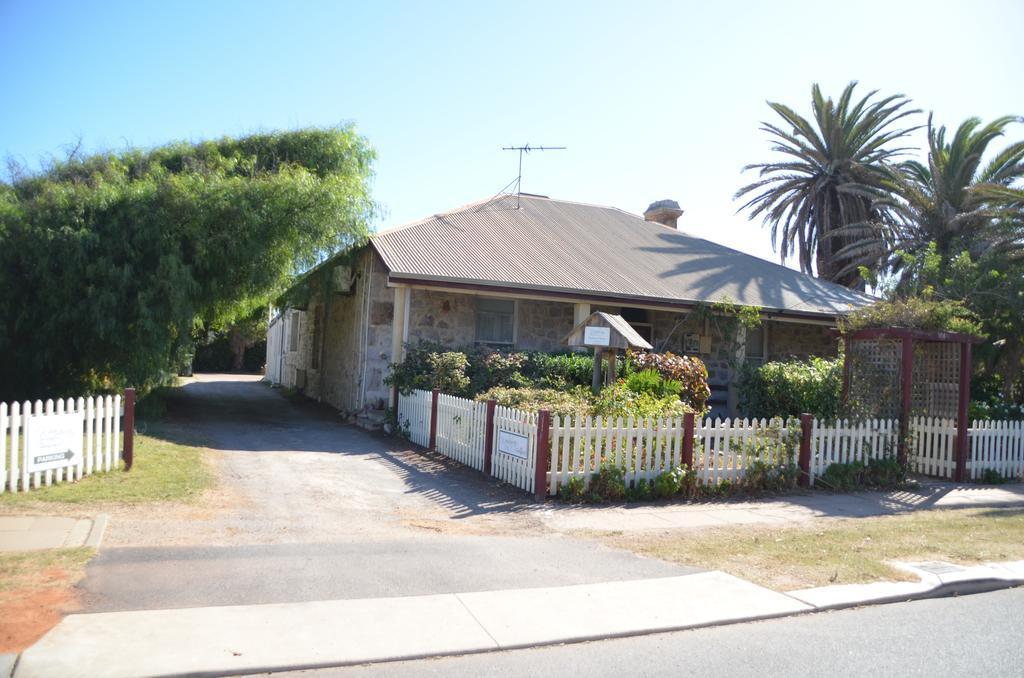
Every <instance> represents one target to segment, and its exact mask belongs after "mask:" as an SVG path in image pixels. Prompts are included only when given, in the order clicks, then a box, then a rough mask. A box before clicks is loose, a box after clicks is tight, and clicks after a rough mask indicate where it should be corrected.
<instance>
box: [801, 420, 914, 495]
mask: <svg viewBox="0 0 1024 678" xmlns="http://www.w3.org/2000/svg"><path fill="white" fill-rule="evenodd" d="M899 437H900V422H899V420H898V419H869V420H867V421H860V422H852V423H851V422H850V421H849V420H847V419H840V420H836V421H829V422H824V421H819V420H818V419H814V420H812V422H811V473H810V484H811V485H812V486H813V485H814V481H815V479H816V478H817V477H818V476H820V475H821V474H823V473H824V472H825V470H826V469H827V468H828V467H829V466H831V465H832V464H851V463H853V462H860V463H863V464H867V463H868V461H869V460H870V459H883V458H889V457H895V456H896V455H897V454H898V451H899Z"/></svg>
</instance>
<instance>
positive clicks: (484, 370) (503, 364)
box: [469, 350, 530, 393]
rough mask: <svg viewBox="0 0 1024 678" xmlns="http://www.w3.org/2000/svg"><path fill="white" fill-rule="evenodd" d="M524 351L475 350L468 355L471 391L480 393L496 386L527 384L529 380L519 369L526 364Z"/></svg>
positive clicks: (515, 386) (512, 386)
mask: <svg viewBox="0 0 1024 678" xmlns="http://www.w3.org/2000/svg"><path fill="white" fill-rule="evenodd" d="M526 361H527V355H526V354H525V353H502V352H500V351H492V350H483V351H477V352H475V353H473V354H471V355H470V357H469V381H470V388H471V390H472V392H473V393H481V392H483V391H486V390H487V389H490V388H494V387H496V386H504V387H506V388H517V387H520V386H529V385H530V380H529V379H527V378H526V377H525V376H523V374H522V372H521V370H522V368H523V365H525V364H526Z"/></svg>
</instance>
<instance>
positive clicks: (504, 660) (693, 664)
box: [287, 588, 1024, 678]
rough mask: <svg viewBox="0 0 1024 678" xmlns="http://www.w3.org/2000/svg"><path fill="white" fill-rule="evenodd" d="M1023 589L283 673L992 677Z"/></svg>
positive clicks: (378, 677) (321, 676)
mask: <svg viewBox="0 0 1024 678" xmlns="http://www.w3.org/2000/svg"><path fill="white" fill-rule="evenodd" d="M1022 609H1024V588H1018V589H1010V590H1006V591H995V592H992V593H983V594H978V595H973V596H963V597H958V598H942V599H939V600H921V601H916V602H909V603H898V604H893V605H880V606H877V607H865V608H857V609H852V610H843V611H841V612H830V613H826V614H813V615H799V616H795V617H786V618H784V619H770V620H767V621H759V622H753V623H749V624H734V625H731V626H718V627H714V628H703V629H692V630H688V631H677V632H674V633H659V634H656V635H650V636H638V637H633V638H616V639H612V640H605V641H599V642H593V643H587V644H585V645H561V646H554V647H539V648H533V649H528V650H514V651H509V652H489V653H487V654H476V655H466V656H463V657H445V658H442V659H425V660H420V661H408V662H398V663H389V664H373V665H370V666H353V667H348V668H333V669H322V670H319V671H302V672H296V673H294V674H291V673H290V674H287V675H289V676H293V677H294V678H327V677H328V676H330V677H332V678H390V677H391V676H401V677H402V678H428V677H429V678H477V677H478V676H500V677H501V678H518V677H520V676H522V677H523V678H527V677H534V676H564V675H572V676H587V678H620V677H621V676H644V677H645V678H661V677H664V678H679V677H680V676H685V677H686V678H721V677H722V676H730V677H731V678H771V677H775V676H785V677H786V678H821V676H843V677H844V678H882V677H887V676H899V677H900V678H917V677H920V678H947V677H948V678H993V677H995V676H1020V675H1021V667H1022V666H1024V648H1022V645H1021V638H1024V615H1021V610H1022Z"/></svg>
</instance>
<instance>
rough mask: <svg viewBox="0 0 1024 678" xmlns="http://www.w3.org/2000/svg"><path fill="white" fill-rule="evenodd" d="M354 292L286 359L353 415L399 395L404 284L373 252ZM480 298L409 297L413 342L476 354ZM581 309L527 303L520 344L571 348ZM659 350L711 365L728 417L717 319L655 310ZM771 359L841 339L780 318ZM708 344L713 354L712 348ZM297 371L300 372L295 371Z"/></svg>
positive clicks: (325, 296)
mask: <svg viewBox="0 0 1024 678" xmlns="http://www.w3.org/2000/svg"><path fill="white" fill-rule="evenodd" d="M352 266H353V269H354V271H355V277H354V285H353V288H352V290H351V292H350V293H347V294H342V293H336V292H333V291H327V292H326V293H325V292H324V291H317V292H315V293H314V294H313V296H312V298H311V299H310V301H309V305H308V306H307V309H306V312H305V313H304V314H303V319H302V323H301V326H300V345H299V350H298V351H297V352H295V353H293V354H288V355H286V357H285V365H286V372H287V371H289V370H301V369H304V370H305V371H306V387H305V389H304V392H305V393H306V395H308V396H309V397H312V398H316V399H318V400H322V401H324V402H327V403H329V404H330V405H332V406H334V407H336V408H338V409H339V410H341V411H342V412H344V413H346V414H353V413H356V412H358V411H361V410H365V409H374V408H382V407H384V406H386V404H387V402H388V399H389V398H390V389H389V388H388V387H387V386H386V385H385V384H384V378H385V377H386V376H387V373H388V369H389V365H390V363H391V362H392V360H393V357H392V356H391V355H390V353H391V338H392V319H393V314H394V299H395V291H394V288H389V287H388V286H387V271H386V269H385V266H384V264H383V262H382V261H380V259H379V258H378V257H377V255H376V254H375V253H373V252H372V251H371V250H369V249H366V250H364V252H363V253H362V255H361V256H359V257H358V258H357V259H356V261H355V262H354V263H353V264H352ZM478 298H479V297H477V296H475V295H471V294H461V293H452V292H443V291H437V290H422V289H414V290H412V291H411V292H410V295H409V337H408V338H409V341H410V342H416V341H421V340H422V341H431V342H436V343H440V344H442V345H444V346H447V347H450V348H452V349H466V348H471V347H472V346H473V345H474V342H475V339H476V337H475V335H476V302H477V299H478ZM317 307H320V309H321V310H320V313H321V314H322V323H321V324H322V332H323V352H322V355H323V358H322V361H321V364H320V365H319V366H318V368H316V369H314V368H313V366H312V364H313V362H314V361H313V360H312V352H313V346H314V337H313V330H314V325H315V321H314V318H315V315H316V313H317ZM573 309H574V306H573V304H571V303H566V302H556V301H540V300H532V299H520V300H518V302H517V304H516V342H515V348H516V349H519V350H532V351H551V352H553V351H561V350H565V348H566V347H565V345H564V344H563V343H562V340H563V339H564V338H565V336H566V335H567V334H568V333H569V332H570V330H571V329H572V327H573ZM593 310H602V311H606V312H610V313H621V312H622V308H619V307H614V306H600V307H598V306H594V307H593ZM647 321H648V322H649V323H650V324H651V326H652V343H653V344H654V347H655V349H656V350H659V351H672V352H673V353H677V354H680V355H696V356H697V357H699V358H700V359H701V360H703V361H704V363H705V365H707V368H708V381H709V383H710V384H711V386H712V400H713V401H714V404H715V414H727V413H728V407H727V405H728V403H729V402H731V401H734V400H735V398H734V397H733V396H734V394H733V390H734V389H733V388H732V384H733V383H734V380H735V372H736V371H735V369H734V367H733V365H734V364H735V356H733V355H730V352H731V351H733V350H735V349H736V348H737V345H736V342H730V341H727V340H726V338H725V337H723V336H722V331H721V329H720V328H719V326H718V324H717V323H715V322H714V321H713V320H711V321H704V320H698V319H697V318H696V317H695V314H693V313H688V314H680V313H673V312H669V311H653V310H651V311H648V312H647ZM767 332H768V354H767V358H768V359H769V360H782V359H787V358H792V357H796V358H806V357H807V356H810V355H823V356H833V355H835V354H836V350H837V342H836V341H835V340H834V339H833V338H832V336H831V334H830V333H829V331H828V329H827V328H825V327H822V326H819V325H811V324H806V323H787V322H781V321H770V322H769V323H768V324H767ZM690 333H694V334H698V335H710V337H711V344H710V349H709V350H708V351H707V352H703V353H702V352H699V351H698V352H696V353H688V352H687V351H685V350H684V346H683V343H684V337H685V335H686V334H690ZM704 348H708V347H707V346H706V345H705V346H704ZM293 374H294V372H293Z"/></svg>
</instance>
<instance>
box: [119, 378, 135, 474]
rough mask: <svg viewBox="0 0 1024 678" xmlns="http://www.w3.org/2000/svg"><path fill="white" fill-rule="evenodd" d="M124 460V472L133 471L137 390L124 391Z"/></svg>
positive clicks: (128, 389) (127, 389)
mask: <svg viewBox="0 0 1024 678" xmlns="http://www.w3.org/2000/svg"><path fill="white" fill-rule="evenodd" d="M121 458H122V459H124V470H125V471H131V470H132V462H133V461H134V460H135V389H134V388H126V389H125V390H124V452H123V453H122V454H121Z"/></svg>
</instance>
